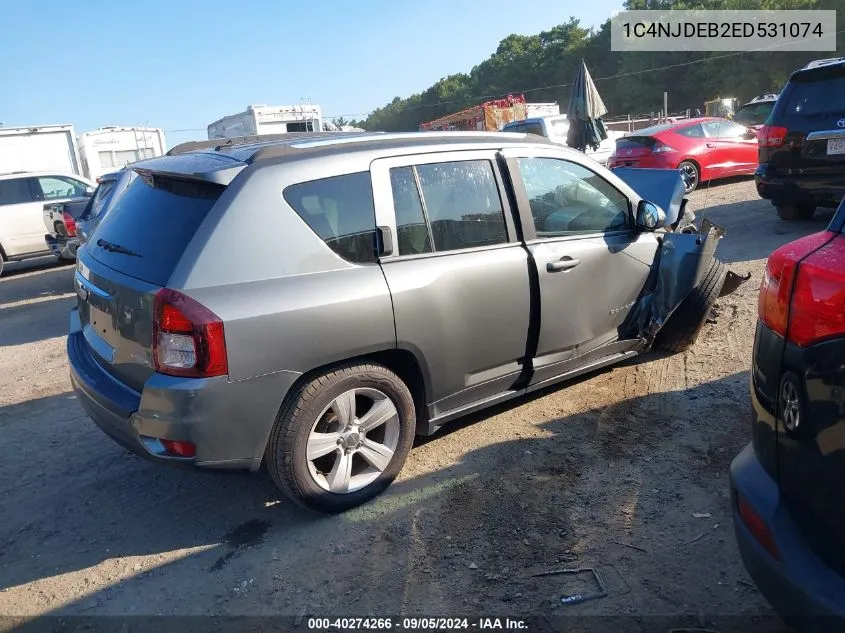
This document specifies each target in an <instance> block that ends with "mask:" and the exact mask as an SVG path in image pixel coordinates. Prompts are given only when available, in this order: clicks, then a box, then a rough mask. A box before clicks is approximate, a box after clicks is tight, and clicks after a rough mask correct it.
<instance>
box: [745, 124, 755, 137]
mask: <svg viewBox="0 0 845 633" xmlns="http://www.w3.org/2000/svg"><path fill="white" fill-rule="evenodd" d="M745 138H747V139H748V140H751V139H753V138H757V130H755V129H754V128H753V127H750V128H748V129H747V130H746V131H745Z"/></svg>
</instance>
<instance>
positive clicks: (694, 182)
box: [678, 161, 698, 193]
mask: <svg viewBox="0 0 845 633" xmlns="http://www.w3.org/2000/svg"><path fill="white" fill-rule="evenodd" d="M678 171H679V172H681V178H683V179H684V192H685V193H690V192H691V191H693V190H695V188H696V187H697V186H698V169H696V167H695V165H693V164H692V163H689V162H686V161H685V162H683V163H681V164H680V166H679V167H678Z"/></svg>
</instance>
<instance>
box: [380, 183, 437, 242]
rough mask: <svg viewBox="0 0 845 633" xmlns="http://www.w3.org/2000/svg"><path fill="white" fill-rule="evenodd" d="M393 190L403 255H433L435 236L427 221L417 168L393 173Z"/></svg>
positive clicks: (398, 238) (399, 240)
mask: <svg viewBox="0 0 845 633" xmlns="http://www.w3.org/2000/svg"><path fill="white" fill-rule="evenodd" d="M390 186H391V188H392V189H393V208H394V210H395V211H396V232H397V234H398V235H397V242H398V243H399V254H400V255H419V254H420V253H430V252H431V235H430V234H429V232H428V224H427V223H426V221H425V214H424V213H423V208H422V201H421V200H420V194H419V191H417V182H416V180H415V179H414V169H413V167H396V168H393V169H391V170H390Z"/></svg>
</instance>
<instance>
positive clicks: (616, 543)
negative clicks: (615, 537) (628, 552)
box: [610, 541, 648, 554]
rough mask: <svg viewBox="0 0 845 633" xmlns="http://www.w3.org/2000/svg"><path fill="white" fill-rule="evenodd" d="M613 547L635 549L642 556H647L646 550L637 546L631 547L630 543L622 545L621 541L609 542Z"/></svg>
mask: <svg viewBox="0 0 845 633" xmlns="http://www.w3.org/2000/svg"><path fill="white" fill-rule="evenodd" d="M610 542H611V543H613V544H614V545H621V546H622V547H630V548H631V549H635V550H637V551H638V552H642V553H643V554H648V550H646V549H645V548H644V547H639V546H638V545H631V544H630V543H623V542H621V541H610Z"/></svg>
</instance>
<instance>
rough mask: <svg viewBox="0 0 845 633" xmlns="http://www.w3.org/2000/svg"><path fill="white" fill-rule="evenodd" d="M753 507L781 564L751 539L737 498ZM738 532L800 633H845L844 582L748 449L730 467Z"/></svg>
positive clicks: (755, 568) (747, 558)
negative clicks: (812, 543) (811, 545)
mask: <svg viewBox="0 0 845 633" xmlns="http://www.w3.org/2000/svg"><path fill="white" fill-rule="evenodd" d="M739 497H741V498H742V499H744V500H745V502H746V503H748V504H749V505H750V506H751V507H752V508H753V510H754V511H755V512H756V513H757V515H758V516H759V517H760V518H761V519H762V521H763V522H764V523H765V524H766V526H767V528H768V529H769V531H770V533H771V535H772V537H773V540H774V542H775V543H776V545H777V548H778V550H779V552H780V558H779V560H776V559H775V558H774V557H773V556H772V555H771V554H770V553H769V552H768V551H767V550H766V549H765V548H764V547H763V546H762V545H761V544H760V542H759V541H758V540H757V539H756V538H755V537H754V536H753V535H752V533H751V531H750V530H749V528H748V526H747V525H746V523H745V522H744V521H743V519H742V517H741V516H740V515H739V511H738V498H739ZM731 500H732V505H733V515H734V529H735V532H736V539H737V543H738V545H739V550H740V553H741V555H742V560H743V562H744V563H745V567H746V569H747V570H748V573H749V574H750V575H751V577H752V578H753V579H754V582H755V583H756V584H757V587H758V588H759V589H760V592H761V593H762V594H763V596H764V597H765V598H766V599H767V600H768V601H769V603H771V605H772V607H773V608H774V609H775V610H776V611H777V612H778V613H779V614H780V615H781V617H783V618H784V620H786V621H787V622H789V623H791V624H794V625H795V626H797V627H799V630H801V631H825V632H826V633H830V632H838V631H845V578H843V577H842V576H839V575H838V574H836V573H835V572H834V571H833V570H831V569H830V568H829V567H827V566H826V565H825V564H824V562H822V561H821V560H820V559H819V558H818V557H817V556H816V555H815V554H814V553H813V552H812V551H811V550H810V548H809V546H808V545H807V543H806V542H805V540H804V538H803V536H802V535H801V533H800V532H799V530H798V527H797V525H796V524H795V522H794V520H793V518H792V517H791V515H790V513H789V510H788V509H787V508H786V505H785V504H783V503H781V498H780V491H779V489H778V485H777V483H776V482H775V481H774V480H773V479H772V478H771V477H770V476H769V474H768V473H767V472H766V471H765V470H764V469H763V467H762V465H761V464H760V462H759V461H758V460H757V457H756V455H755V454H754V451H753V449H752V447H751V445H749V446H747V447H746V448H745V449H744V450H743V451H742V452H741V453H740V454H739V455H738V456H737V457H736V459H734V461H733V463H732V464H731Z"/></svg>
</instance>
